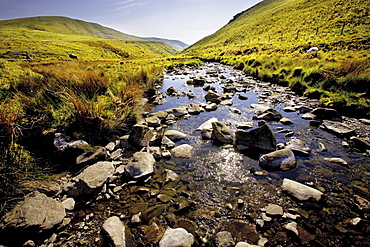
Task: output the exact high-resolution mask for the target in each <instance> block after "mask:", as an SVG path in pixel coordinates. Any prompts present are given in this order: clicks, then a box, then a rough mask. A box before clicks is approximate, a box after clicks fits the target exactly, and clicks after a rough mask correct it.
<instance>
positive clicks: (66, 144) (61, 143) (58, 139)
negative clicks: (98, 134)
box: [54, 133, 90, 152]
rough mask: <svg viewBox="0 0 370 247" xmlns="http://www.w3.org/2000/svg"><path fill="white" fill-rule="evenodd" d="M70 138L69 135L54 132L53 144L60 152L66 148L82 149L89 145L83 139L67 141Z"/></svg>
mask: <svg viewBox="0 0 370 247" xmlns="http://www.w3.org/2000/svg"><path fill="white" fill-rule="evenodd" d="M70 139H71V138H70V137H69V136H66V135H63V134H61V133H55V134H54V146H55V147H56V148H57V149H58V150H59V151H61V152H63V151H65V150H66V149H81V150H82V151H83V150H85V149H86V148H88V147H90V145H89V144H88V143H87V142H85V141H83V140H77V141H69V140H70Z"/></svg>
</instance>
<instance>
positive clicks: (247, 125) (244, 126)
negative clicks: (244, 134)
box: [236, 122, 254, 130]
mask: <svg viewBox="0 0 370 247" xmlns="http://www.w3.org/2000/svg"><path fill="white" fill-rule="evenodd" d="M253 127H254V123H253V122H244V123H240V124H238V125H237V126H236V128H237V129H242V130H246V129H251V128H253Z"/></svg>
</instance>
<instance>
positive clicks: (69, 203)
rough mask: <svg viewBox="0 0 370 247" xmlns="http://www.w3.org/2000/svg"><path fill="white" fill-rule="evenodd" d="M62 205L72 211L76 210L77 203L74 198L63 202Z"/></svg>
mask: <svg viewBox="0 0 370 247" xmlns="http://www.w3.org/2000/svg"><path fill="white" fill-rule="evenodd" d="M62 205H63V207H64V208H65V209H66V210H69V211H72V210H73V209H74V208H75V205H76V201H75V199H73V198H67V199H65V200H63V201H62Z"/></svg>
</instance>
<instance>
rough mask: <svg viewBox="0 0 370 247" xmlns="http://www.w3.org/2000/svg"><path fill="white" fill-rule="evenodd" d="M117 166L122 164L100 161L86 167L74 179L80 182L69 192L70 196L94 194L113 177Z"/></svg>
mask: <svg viewBox="0 0 370 247" xmlns="http://www.w3.org/2000/svg"><path fill="white" fill-rule="evenodd" d="M116 164H120V162H107V161H100V162H98V163H96V164H94V165H92V166H89V167H86V168H85V169H84V170H83V171H82V172H81V173H80V174H79V175H77V176H76V177H75V178H74V180H76V181H78V182H77V183H76V184H75V185H74V187H72V188H71V189H70V190H69V191H68V194H69V195H70V196H72V197H76V196H81V195H91V194H94V193H95V192H96V191H98V190H99V189H100V188H101V187H102V186H103V184H104V183H105V182H106V181H107V180H108V178H110V177H112V176H113V174H114V172H115V165H116Z"/></svg>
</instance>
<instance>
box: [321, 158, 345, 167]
mask: <svg viewBox="0 0 370 247" xmlns="http://www.w3.org/2000/svg"><path fill="white" fill-rule="evenodd" d="M324 160H326V161H329V162H331V163H335V164H339V165H342V166H348V163H347V161H345V160H344V159H342V158H324Z"/></svg>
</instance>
